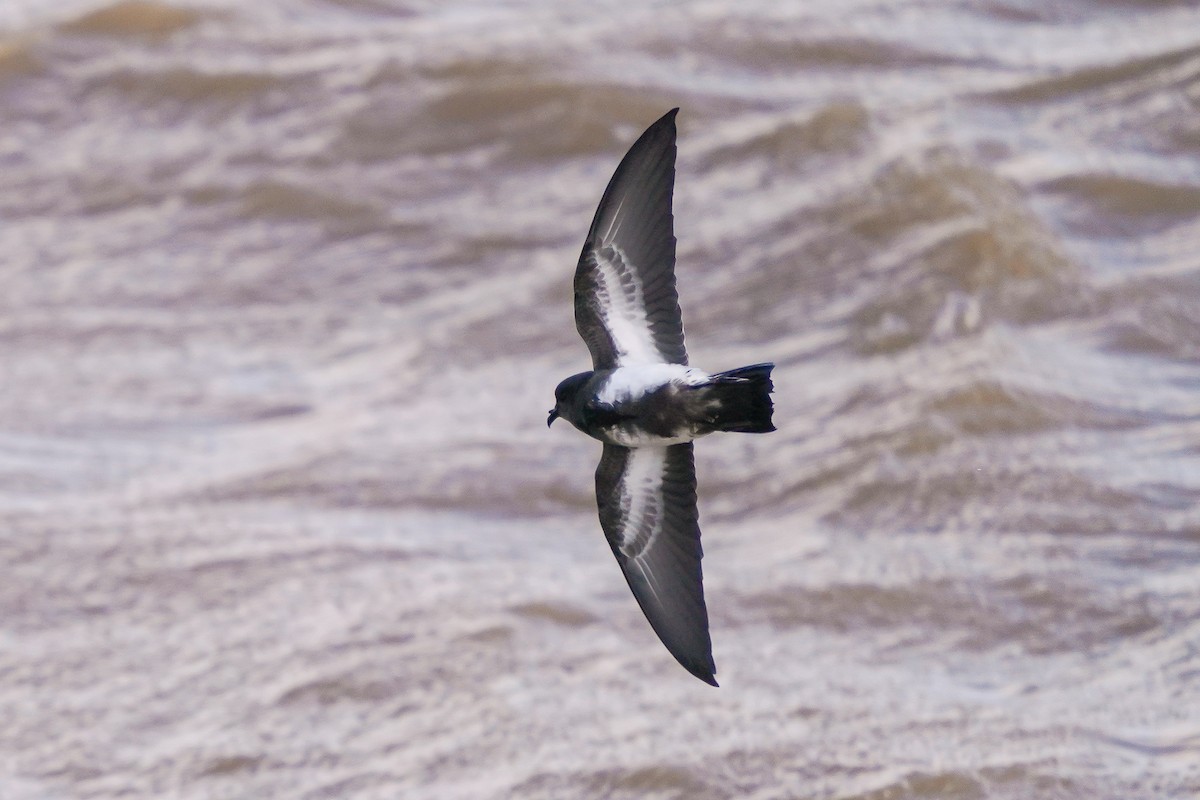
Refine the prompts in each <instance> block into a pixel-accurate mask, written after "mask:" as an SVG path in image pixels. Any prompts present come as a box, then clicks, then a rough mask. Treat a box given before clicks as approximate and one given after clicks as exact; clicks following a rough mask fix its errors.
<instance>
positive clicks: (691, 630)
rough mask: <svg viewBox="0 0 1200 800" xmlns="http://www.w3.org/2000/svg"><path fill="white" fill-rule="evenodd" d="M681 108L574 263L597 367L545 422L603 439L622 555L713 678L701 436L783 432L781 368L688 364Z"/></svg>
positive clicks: (610, 512) (639, 590)
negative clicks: (676, 215) (678, 266)
mask: <svg viewBox="0 0 1200 800" xmlns="http://www.w3.org/2000/svg"><path fill="white" fill-rule="evenodd" d="M678 111H679V109H677V108H675V109H672V110H670V111H668V112H667V113H666V114H665V115H664V116H663V117H662V119H660V120H658V122H655V123H654V124H653V125H651V126H650V127H649V128H648V129H647V130H646V132H645V133H643V134H642V135H641V138H639V139H638V140H637V141H636V142H635V143H634V145H633V147H631V148H629V152H628V153H626V154H625V158H623V159H621V163H620V165H618V166H617V171H616V172H615V173H613V176H612V180H611V181H609V183H608V188H607V189H605V190H604V196H603V197H602V198H601V199H600V207H599V208H597V209H596V216H595V218H594V219H593V220H592V227H591V230H590V231H588V236H587V241H585V242H584V245H583V253H582V254H581V255H580V256H579V266H578V267H577V268H576V270H575V326H576V328H578V329H579V335H580V336H582V337H583V341H584V342H586V343H587V347H588V350H589V351H590V352H591V354H592V367H593V369H592V371H590V372H581V373H579V374H578V375H572V376H571V377H569V378H567V379H566V380H564V381H563V382H562V383H560V384H559V385H558V388H556V389H555V390H554V401H555V402H554V410H553V411H551V412H550V418H549V419H548V420H547V421H546V424H547V425H550V423H552V422H554V420H555V419H557V418H558V417H563V418H564V419H566V420H567V421H569V422H570V423H571V424H572V425H574V426H575V427H576V428H578V429H579V430H581V431H583V432H584V433H586V434H587V435H588V436H591V437H592V438H593V439H599V440H600V441H601V442H603V443H604V454H603V455H602V456H601V457H600V466H599V467H597V468H596V503H597V505H598V506H599V507H600V526H601V527H602V528H603V529H604V535H605V537H607V538H608V543H609V545H610V546H611V547H612V551H613V555H615V556H616V557H617V563H619V564H620V565H621V571H622V572H623V573H625V580H626V581H628V583H629V588H630V589H632V590H633V596H634V597H635V598H637V601H638V605H640V606H641V607H642V611H643V613H645V615H646V619H648V620H649V621H650V626H651V627H652V628H654V632H655V633H657V634H658V638H660V639H661V640H662V643H663V644H665V645H666V646H667V649H668V650H670V651H671V655H673V656H675V658H676V659H677V660H678V661H679V663H680V664H682V665H683V666H684V667H685V668H686V669H687V670H688V672H690V673H692V674H693V675H695V676H696V677H697V678H699V679H700V680H702V681H704V682H706V683H709V684H712V685H713V686H716V685H717V681H716V679H715V678H714V677H713V673H715V672H716V666H715V665H714V664H713V657H712V642H711V640H710V639H709V636H708V611H707V610H706V608H705V606H704V586H703V577H702V574H701V570H700V558H701V556H702V552H701V547H700V526H699V524H698V514H697V512H696V471H695V467H694V464H693V461H692V440H693V439H696V438H699V437H701V436H704V435H705V434H708V433H712V432H713V431H738V432H741V433H768V432H770V431H773V430H775V426H774V425H773V424H772V423H771V413H772V410H773V408H772V405H771V398H770V392H771V391H772V389H773V388H774V387H773V385H772V384H771V370H772V369H773V368H774V366H775V365H774V364H755V365H753V366H749V367H742V368H740V369H734V370H729V371H728V372H718V373H715V374H711V375H710V374H709V373H707V372H704V371H702V370H699V369H696V368H695V367H689V366H688V357H687V350H686V349H685V348H684V345H683V318H682V317H681V315H680V313H679V296H678V294H677V293H676V291H675V233H674V226H673V223H674V220H673V218H672V216H671V193H672V190H673V188H674V184H675V115H676V113H678Z"/></svg>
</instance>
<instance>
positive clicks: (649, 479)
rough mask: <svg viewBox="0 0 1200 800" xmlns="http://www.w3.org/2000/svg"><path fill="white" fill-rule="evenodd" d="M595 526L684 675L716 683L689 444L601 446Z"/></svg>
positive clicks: (597, 477) (693, 467) (694, 477)
mask: <svg viewBox="0 0 1200 800" xmlns="http://www.w3.org/2000/svg"><path fill="white" fill-rule="evenodd" d="M596 500H597V503H598V505H599V508H600V525H601V527H602V528H603V529H604V535H605V536H606V537H607V538H608V543H609V545H610V546H611V547H612V551H613V555H615V556H616V557H617V563H619V564H620V565H621V571H622V572H623V573H625V580H626V581H628V582H629V588H630V589H632V590H633V596H634V597H635V598H637V601H638V604H639V605H640V606H641V607H642V611H643V612H644V613H645V615H646V619H648V620H649V621H650V626H651V627H652V628H654V632H655V633H657V634H658V638H659V639H661V640H662V643H663V644H664V645H666V646H667V649H668V650H669V651H670V652H671V655H673V656H675V658H676V660H678V661H679V663H680V664H682V665H683V666H684V667H685V668H686V669H687V670H688V672H690V673H692V674H693V675H695V676H696V677H697V678H699V679H700V680H702V681H705V682H706V683H710V684H712V685H713V686H716V685H717V682H716V680H715V679H714V678H713V674H714V673H715V672H716V666H715V665H714V664H713V658H712V642H711V640H710V639H709V634H708V611H707V609H706V608H705V605H704V584H703V575H702V572H701V569H700V559H701V557H702V556H703V551H702V549H701V547H700V526H699V523H698V519H699V517H698V514H697V511H696V470H695V466H694V462H693V459H692V445H691V443H690V442H689V443H687V444H677V445H672V446H671V447H639V448H627V447H619V446H617V445H611V444H606V445H604V455H603V456H601V458H600V466H599V467H597V468H596Z"/></svg>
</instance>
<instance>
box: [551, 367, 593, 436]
mask: <svg viewBox="0 0 1200 800" xmlns="http://www.w3.org/2000/svg"><path fill="white" fill-rule="evenodd" d="M590 377H592V373H590V372H580V373H579V374H578V375H572V376H571V377H569V378H567V379H566V380H564V381H562V382H561V383H560V384H558V386H557V387H555V389H554V408H552V409H550V417H549V418H548V419H547V420H546V427H547V428H549V427H550V426H551V425H552V424H554V420H556V419H558V418H559V417H566V418H567V419H568V420H569V419H571V407H572V406H573V405H574V404H575V398H576V397H577V396H578V395H579V391H580V390H581V389H583V385H584V384H585V383H587V380H588V378H590Z"/></svg>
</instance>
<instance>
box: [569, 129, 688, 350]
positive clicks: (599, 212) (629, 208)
mask: <svg viewBox="0 0 1200 800" xmlns="http://www.w3.org/2000/svg"><path fill="white" fill-rule="evenodd" d="M678 111H679V109H677V108H676V109H672V110H671V111H668V112H667V113H666V114H665V115H664V116H663V117H662V118H661V119H660V120H658V122H655V123H654V124H653V125H651V126H650V127H649V128H647V129H646V132H645V133H643V134H642V135H641V137H640V138H639V139H638V140H637V141H636V142H634V144H633V147H631V148H629V152H628V153H626V154H625V158H623V159H621V163H620V165H618V166H617V171H616V172H615V173H613V176H612V180H611V181H609V183H608V188H607V189H605V190H604V197H603V198H601V200H600V206H599V208H597V209H596V216H595V218H594V219H593V220H592V228H591V230H590V231H589V232H588V237H587V241H586V242H585V243H584V245H583V253H582V254H581V255H580V256H579V266H578V267H577V268H576V270H575V326H576V327H577V328H578V329H579V335H580V336H582V337H583V340H584V342H586V343H587V346H588V350H589V351H590V352H591V354H592V364H593V367H594V368H595V369H612V368H614V367H618V366H624V365H628V364H653V363H662V362H666V363H669V364H687V360H688V359H687V349H686V348H685V347H684V345H683V318H682V316H681V315H680V313H679V295H678V294H677V293H676V291H675V233H674V218H673V217H672V216H671V193H672V191H673V190H674V187H675V114H676V112H678Z"/></svg>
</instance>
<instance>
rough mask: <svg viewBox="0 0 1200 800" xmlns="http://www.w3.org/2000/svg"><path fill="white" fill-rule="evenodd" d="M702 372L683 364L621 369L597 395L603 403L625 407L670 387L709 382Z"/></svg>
mask: <svg viewBox="0 0 1200 800" xmlns="http://www.w3.org/2000/svg"><path fill="white" fill-rule="evenodd" d="M709 377H710V376H709V374H708V373H707V372H705V371H704V370H702V369H696V368H695V367H685V366H684V365H683V364H663V363H658V364H636V365H633V366H628V367H617V368H616V369H615V370H613V373H612V375H610V376H609V377H608V380H607V381H605V382H604V385H603V386H602V387H600V391H599V392H598V393H597V395H596V399H598V400H599V401H600V402H601V403H610V404H613V403H622V402H625V401H627V400H629V399H631V398H634V397H641V396H642V395H644V394H647V393H648V392H652V391H654V390H655V389H659V388H661V387H662V386H665V385H666V384H668V383H675V384H678V385H680V386H699V385H700V384H702V383H704V382H705V381H707V380H708V379H709Z"/></svg>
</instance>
